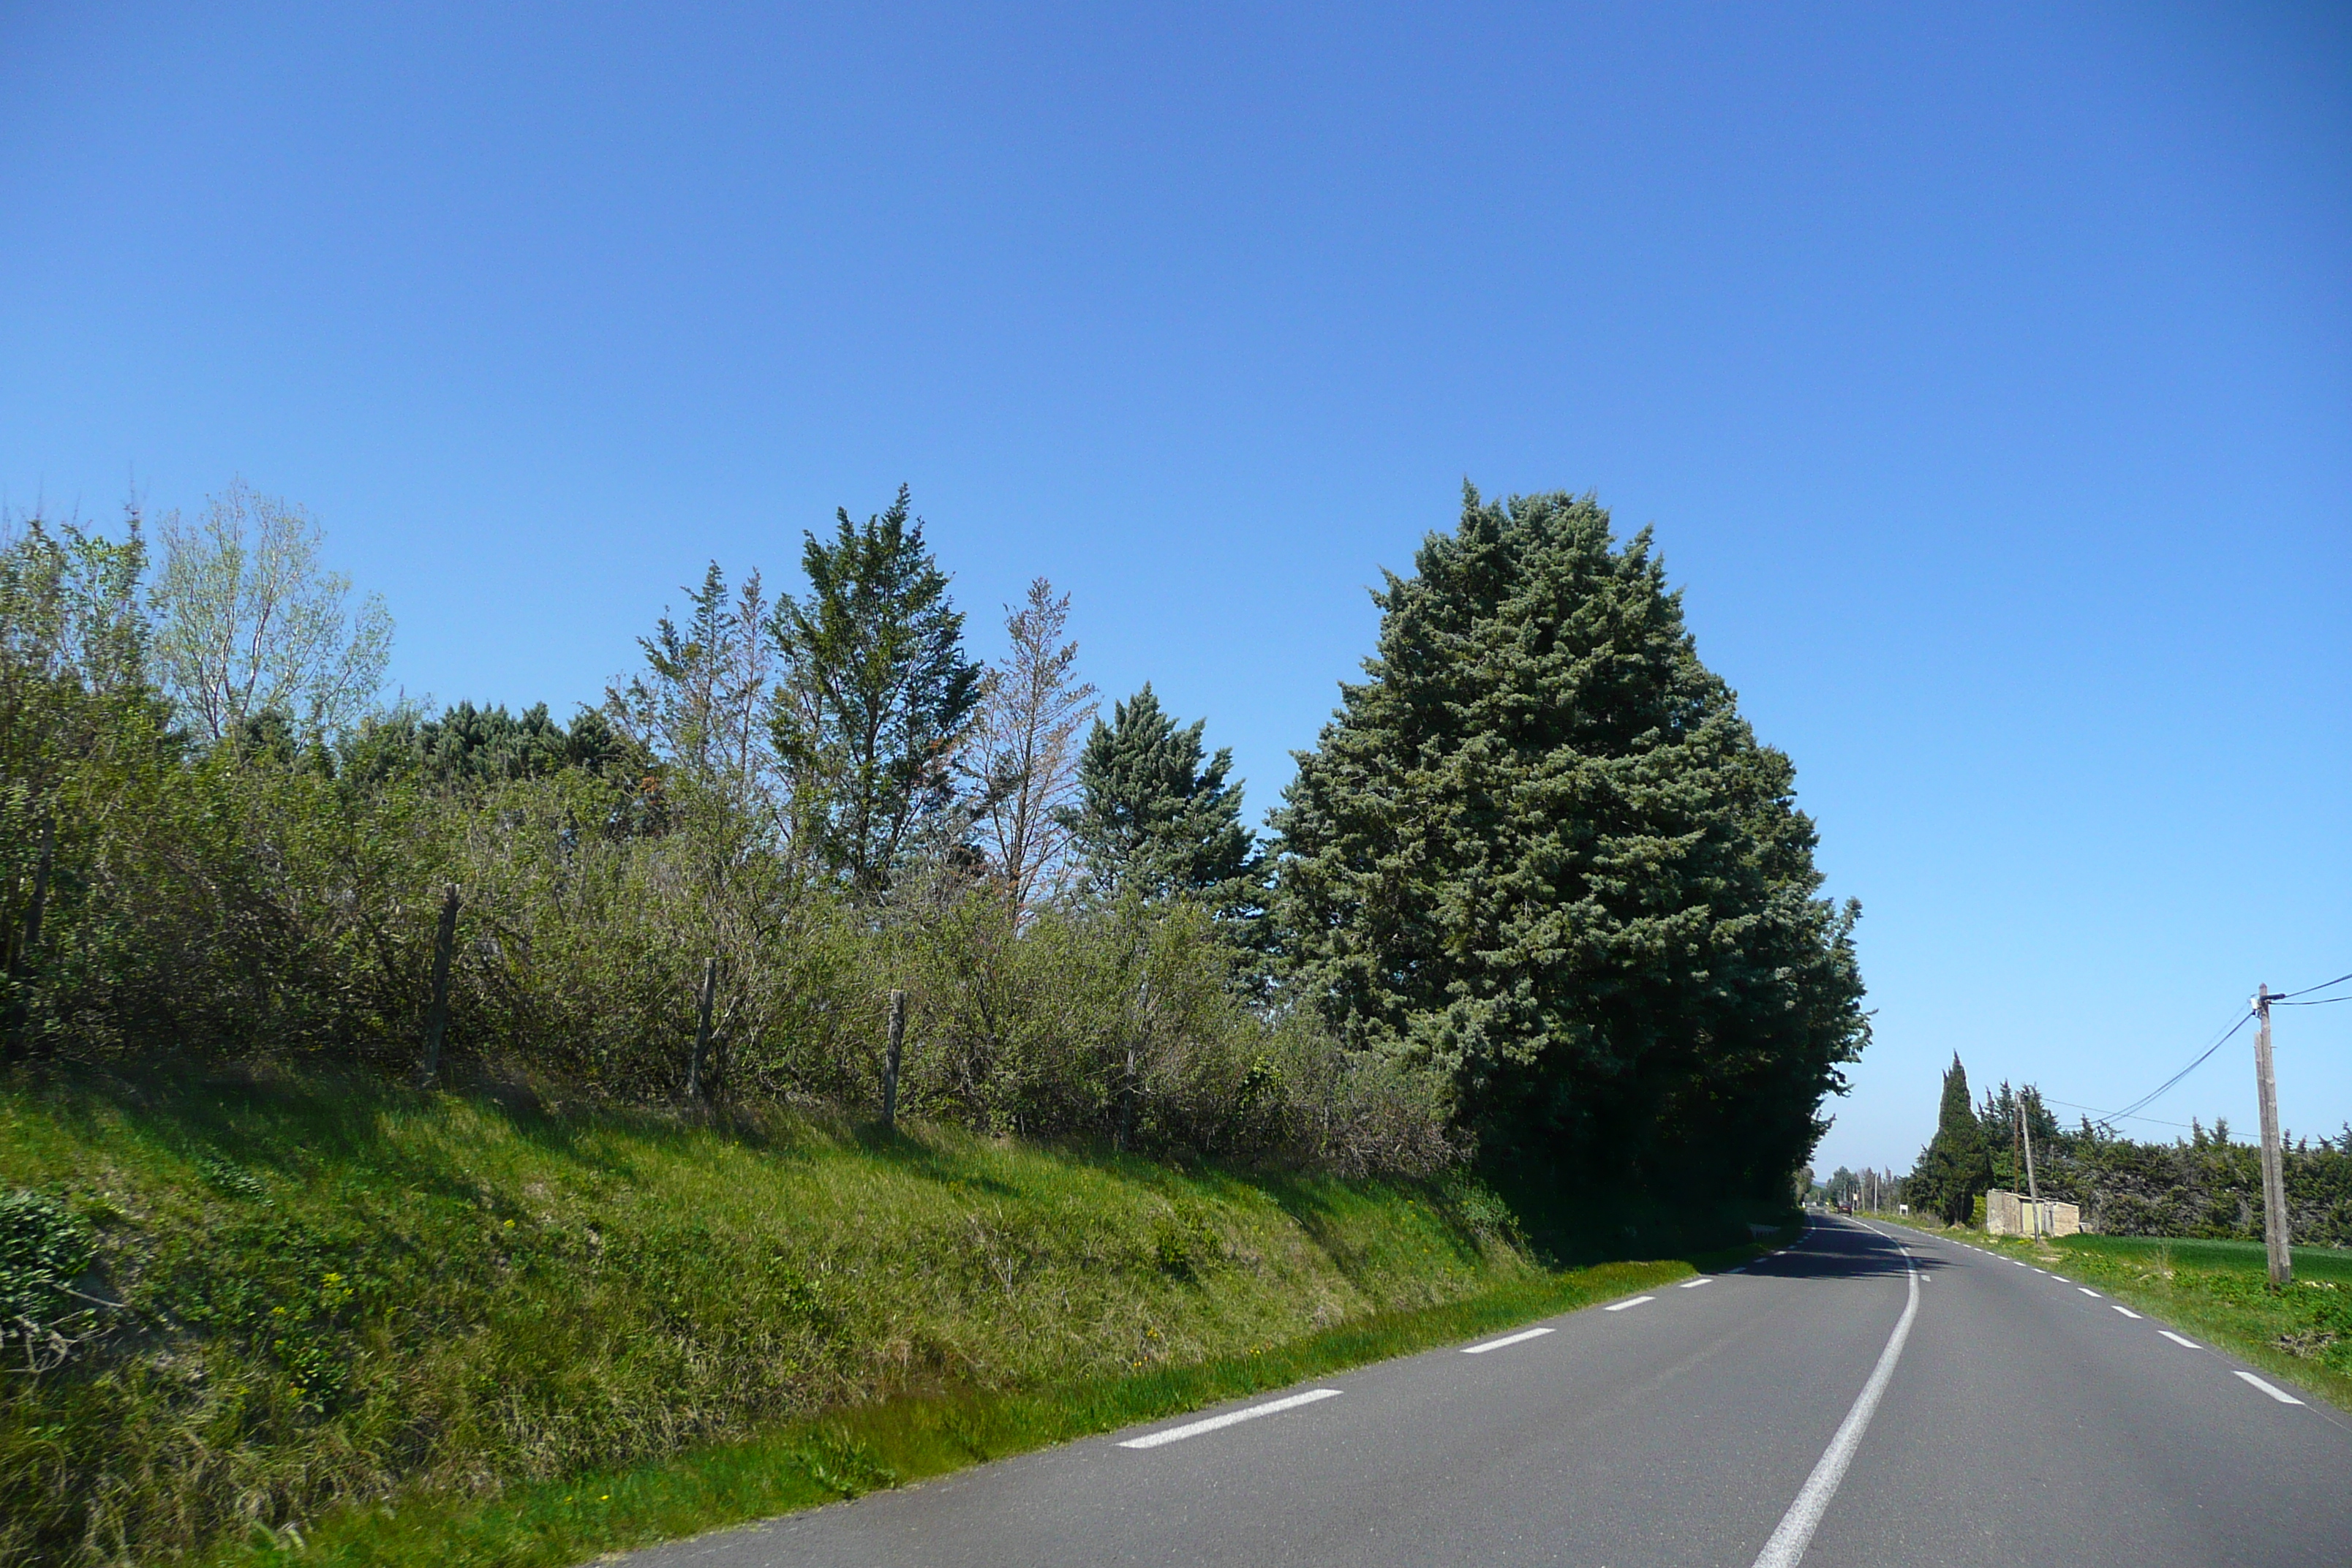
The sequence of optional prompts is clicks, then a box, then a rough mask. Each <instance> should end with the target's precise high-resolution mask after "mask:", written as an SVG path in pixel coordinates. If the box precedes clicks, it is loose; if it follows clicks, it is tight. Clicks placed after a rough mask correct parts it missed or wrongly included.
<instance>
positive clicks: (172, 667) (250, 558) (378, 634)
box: [152, 479, 392, 741]
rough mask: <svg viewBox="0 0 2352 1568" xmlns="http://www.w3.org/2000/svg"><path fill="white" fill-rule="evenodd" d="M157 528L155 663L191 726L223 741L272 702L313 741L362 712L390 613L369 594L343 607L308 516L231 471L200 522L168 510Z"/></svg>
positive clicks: (380, 662) (344, 598)
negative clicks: (228, 481) (158, 564)
mask: <svg viewBox="0 0 2352 1568" xmlns="http://www.w3.org/2000/svg"><path fill="white" fill-rule="evenodd" d="M158 532H159V533H160V534H161V535H162V538H163V570H162V571H161V572H160V573H159V574H157V578H156V582H155V586H154V590H153V593H152V604H153V607H154V612H155V615H156V617H157V620H158V623H159V624H158V626H156V629H155V634H154V643H153V664H154V669H155V672H156V674H157V676H158V678H159V679H160V680H161V683H162V685H163V689H164V691H165V692H166V693H167V694H168V695H169V696H170V697H171V699H172V700H173V704H174V705H175V707H176V708H177V710H178V711H179V714H180V718H181V721H182V722H183V723H184V724H185V725H186V726H187V727H188V728H189V729H190V731H193V732H194V734H195V735H197V736H198V737H199V738H201V739H205V740H209V741H219V740H223V739H226V738H228V737H232V736H234V735H236V734H237V733H238V732H239V731H241V730H242V729H243V727H244V725H245V723H246V721H247V720H248V719H251V718H257V717H258V716H259V715H261V714H263V713H266V712H271V711H275V712H278V713H282V714H285V715H287V716H288V717H289V719H290V720H292V721H294V722H295V723H296V724H297V725H298V726H299V729H300V730H301V731H302V733H303V735H304V737H305V738H306V739H316V738H318V737H320V736H322V735H330V734H333V733H336V732H339V731H341V730H342V729H344V728H345V727H346V726H348V725H350V724H351V723H352V722H353V721H356V720H357V719H358V718H359V717H360V715H361V714H362V711H364V710H365V709H366V707H367V704H368V703H369V701H370V700H373V698H374V696H375V694H376V692H377V690H378V689H380V688H381V687H382V686H383V670H384V664H385V661H386V660H387V659H389V658H391V655H392V616H391V614H390V612H388V611H387V610H385V608H384V607H383V599H382V598H381V597H380V596H378V595H373V594H371V595H368V596H367V597H366V598H364V599H362V600H361V601H360V602H359V604H358V605H357V606H356V607H353V606H351V605H349V600H350V598H351V588H352V584H351V579H350V578H348V577H345V576H344V575H342V574H341V573H339V572H331V571H329V570H328V569H327V567H326V564H325V563H324V561H323V560H322V559H321V557H320V544H321V542H323V537H324V536H323V535H322V534H321V532H320V529H319V525H318V523H317V522H316V521H313V520H312V519H311V517H310V513H308V512H307V511H304V510H302V509H301V508H300V507H299V506H295V505H292V504H291V503H289V502H288V501H285V500H280V499H279V498H278V497H276V496H267V495H263V494H261V493H260V492H259V491H257V490H256V489H253V488H252V487H251V486H250V485H248V484H247V483H246V482H245V481H244V480H243V479H237V480H235V481H233V482H232V483H231V484H230V485H229V487H228V488H227V489H225V490H223V491H222V492H221V493H220V494H219V495H217V496H215V497H214V498H213V499H212V502H211V504H210V505H209V506H207V507H206V508H205V515H204V519H203V521H201V522H198V523H196V524H194V525H193V526H191V525H189V524H186V523H184V522H183V521H181V519H180V517H179V515H178V514H177V513H173V514H172V515H171V516H169V517H166V518H165V519H163V522H162V524H161V526H160V528H159V529H158Z"/></svg>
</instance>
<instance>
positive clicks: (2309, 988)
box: [2271, 974, 2352, 1007]
mask: <svg viewBox="0 0 2352 1568" xmlns="http://www.w3.org/2000/svg"><path fill="white" fill-rule="evenodd" d="M2347 980H2352V974H2339V975H2337V976H2336V978H2335V979H2333V980H2323V981H2321V982H2320V983H2319V984H2316V985H2306V986H2305V987H2304V988H2303V989H2302V990H2300V991H2273V992H2272V993H2271V1000H2272V1001H2273V1002H2275V1001H2277V1000H2278V999H2279V998H2280V997H2282V996H2307V995H2309V994H2311V993H2313V992H2314V991H2325V990H2326V989H2327V988H2328V987H2329V986H2331V985H2341V984H2344V983H2345V982H2346V981H2347ZM2328 1000H2329V1001H2331V1002H2340V1001H2344V1000H2347V998H2344V997H2340V996H2331V997H2329V998H2328ZM2304 1005H2305V1006H2306V1007H2307V1006H2309V1005H2310V1004H2309V1003H2307V1002H2306V1003H2305V1004H2304Z"/></svg>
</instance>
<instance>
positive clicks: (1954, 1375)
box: [626, 1219, 2352, 1568]
mask: <svg viewBox="0 0 2352 1568" xmlns="http://www.w3.org/2000/svg"><path fill="white" fill-rule="evenodd" d="M1539 1327H1540V1328H1541V1329H1543V1330H1546V1331H1545V1332H1538V1333H1536V1334H1534V1335H1532V1336H1528V1337H1524V1338H1519V1339H1517V1340H1516V1341H1515V1342H1506V1343H1499V1344H1496V1343H1494V1342H1491V1341H1490V1342H1478V1343H1480V1344H1487V1345H1490V1346H1491V1348H1486V1349H1476V1348H1475V1346H1474V1347H1460V1346H1456V1347H1451V1348H1448V1349H1444V1350H1440V1351H1433V1352H1428V1353H1426V1354H1423V1355H1418V1356H1409V1357H1406V1358H1403V1359H1402V1360H1398V1361H1393V1362H1387V1363H1381V1364H1380V1365H1377V1366H1369V1367H1362V1368H1360V1369H1358V1370H1356V1371H1354V1372H1349V1373H1341V1374H1339V1375H1336V1376H1333V1377H1330V1378H1327V1379H1323V1380H1321V1381H1319V1382H1318V1383H1314V1384H1303V1385H1301V1386H1300V1387H1299V1388H1298V1389H1296V1390H1288V1391H1285V1394H1286V1395H1287V1396H1289V1397H1292V1398H1294V1399H1295V1398H1297V1396H1298V1395H1302V1394H1318V1392H1319V1391H1322V1390H1336V1391H1337V1392H1336V1393H1331V1394H1322V1395H1321V1396H1320V1397H1317V1398H1311V1399H1302V1400H1299V1401H1298V1402H1297V1403H1296V1404H1293V1405H1288V1406H1287V1407H1286V1408H1283V1409H1281V1410H1278V1411H1276V1412H1273V1413H1271V1414H1265V1415H1254V1416H1249V1417H1247V1418H1244V1419H1242V1420H1238V1421H1233V1422H1230V1423H1228V1424H1224V1425H1211V1426H1209V1429H1207V1430H1201V1431H1197V1432H1192V1433H1191V1435H1181V1434H1183V1433H1185V1432H1186V1431H1187V1430H1188V1429H1189V1428H1191V1427H1192V1426H1195V1425H1196V1424H1200V1423H1202V1422H1203V1421H1204V1420H1207V1421H1211V1422H1213V1418H1215V1417H1218V1416H1220V1415H1235V1414H1238V1413H1242V1412H1245V1411H1251V1410H1255V1409H1257V1408H1259V1407H1261V1406H1263V1405H1267V1404H1269V1403H1272V1402H1273V1401H1274V1400H1275V1399H1276V1398H1277V1397H1280V1396H1276V1395H1267V1396H1263V1397H1260V1398H1256V1399H1252V1400H1249V1401H1245V1402H1243V1403H1242V1404H1239V1405H1230V1406H1222V1407H1219V1408H1217V1409H1213V1410H1208V1411H1202V1412H1197V1413H1195V1414H1194V1415H1188V1416H1179V1417H1175V1418H1172V1419H1171V1420H1168V1421H1164V1422H1160V1423H1156V1424H1154V1425H1153V1426H1148V1427H1140V1428H1136V1429H1133V1430H1130V1431H1126V1432H1119V1433H1114V1434H1111V1435H1109V1436H1104V1437H1097V1438H1093V1439H1089V1440H1088V1441H1086V1442H1082V1443H1074V1444H1071V1445H1069V1446H1067V1447H1061V1448H1055V1449H1051V1450H1047V1451H1045V1452H1041V1453H1035V1454H1029V1455H1025V1456H1023V1457H1021V1458H1014V1459H1009V1460H1005V1461H1003V1462H1001V1463H998V1464H993V1465H987V1466H983V1467H981V1468H976V1469H972V1470H969V1471H966V1472H964V1473H962V1474H961V1475H958V1476H954V1477H951V1478H950V1479H945V1480H942V1481H937V1482H933V1483H930V1484H928V1485H925V1486H920V1487H914V1488H909V1489H906V1490H903V1491H895V1492H884V1493H878V1494H876V1495H874V1496H871V1497H867V1498H864V1499H861V1500H857V1501H856V1502H850V1503H842V1504H838V1505H835V1506H834V1507H831V1508H825V1509H820V1510H814V1511H813V1512H809V1513H803V1514H796V1515H793V1516H791V1517H788V1518H785V1519H781V1520H776V1521H771V1522H769V1523H766V1524H762V1525H758V1526H753V1527H751V1528H747V1529H742V1530H736V1531H725V1532H721V1533H719V1534H714V1535H708V1536H704V1537H701V1538H699V1539H698V1540H695V1541H690V1542H678V1543H677V1544H674V1545H670V1546H665V1547H659V1548H656V1549H655V1550H653V1551H649V1552H640V1553H637V1554H635V1555H634V1556H632V1557H630V1558H628V1559H626V1561H627V1562H628V1563H629V1564H630V1568H769V1565H778V1568H782V1565H785V1564H791V1565H793V1568H799V1565H802V1564H808V1565H824V1568H835V1565H839V1568H849V1565H853V1564H854V1565H856V1568H881V1565H886V1564H887V1565H898V1564H905V1565H907V1568H915V1565H917V1564H919V1565H921V1568H1005V1565H1013V1564H1019V1565H1024V1568H1025V1565H1030V1564H1038V1565H1045V1564H1065V1563H1066V1564H1074V1565H1075V1564H1109V1563H1153V1564H1158V1563H1168V1564H1210V1563H1215V1564H1228V1563H1230V1564H1241V1563H1251V1564H1256V1563H1268V1564H1272V1563H1282V1564H1325V1563H1329V1564H1339V1563H1346V1564H1349V1565H1351V1568H1375V1565H1381V1564H1397V1565H1400V1568H1402V1565H1406V1564H1411V1565H1415V1568H1420V1565H1426V1564H1435V1563H1476V1564H1481V1565H1485V1564H1509V1563H1573V1564H1578V1565H1580V1568H1653V1565H1661V1568H1663V1565H1665V1564H1674V1565H1677V1568H1681V1565H1693V1568H1696V1565H1699V1564H1710V1565H1715V1568H1749V1565H1751V1564H1759V1563H1760V1564H1769V1565H1772V1568H1789V1565H1790V1564H1794V1563H1799V1562H1802V1563H1806V1564H1808V1565H1809V1568H1863V1565H1865V1564H1867V1565H1871V1568H1879V1565H1890V1568H1910V1565H1915V1564H1916V1565H1918V1568H1931V1565H1932V1568H1967V1565H1975V1564H1985V1565H1989V1568H1990V1565H1998V1568H2038V1565H2041V1564H2049V1565H2052V1568H2057V1565H2060V1564H2064V1565H2066V1568H2082V1565H2084V1564H2095V1563H2117V1564H2132V1565H2134V1568H2158V1565H2170V1564H2179V1565H2181V1568H2217V1565H2220V1564H2263V1565H2269V1564H2287V1563H2294V1564H2312V1565H2315V1568H2320V1565H2324V1568H2346V1565H2347V1564H2352V1423H2347V1420H2346V1418H2345V1417H2344V1416H2343V1415H2341V1414H2339V1413H2337V1412H2336V1411H2334V1410H2333V1409H2331V1408H2329V1407H2326V1406H2324V1405H2320V1404H2319V1403H2318V1402H2317V1400H2316V1398H2315V1397H2314V1396H2306V1395H2304V1394H2302V1392H2301V1391H2300V1390H2297V1389H2294V1388H2293V1387H2292V1386H2290V1385H2288V1384H2284V1383H2282V1382H2280V1381H2279V1380H2278V1379H2275V1378H2267V1379H2265V1380H2264V1381H2265V1382H2267V1384H2269V1387H2270V1389H2272V1390H2275V1391H2276V1393H2275V1394H2273V1393H2272V1392H2266V1391H2265V1389H2264V1387H2263V1386H2262V1385H2261V1384H2257V1383H2254V1382H2251V1381H2248V1378H2249V1375H2250V1374H2249V1373H2247V1370H2246V1369H2244V1368H2242V1367H2241V1366H2239V1365H2238V1363H2234V1362H2232V1361H2231V1360H2230V1359H2229V1358H2228V1357H2226V1356H2223V1355H2221V1354H2218V1353H2216V1352H2214V1351H2212V1350H2210V1348H2207V1347H2205V1346H2204V1345H2203V1344H2202V1343H2201V1342H2191V1343H2182V1342H2179V1341H2178V1340H2176V1339H2175V1338H2173V1337H2171V1336H2169V1335H2168V1333H2167V1329H2168V1325H2166V1324H2163V1323H2160V1322H2158V1321H2154V1320H2152V1319H2148V1318H2144V1317H2132V1316H2128V1315H2126V1313H2125V1312H2124V1311H2122V1310H2118V1307H2117V1304H2116V1303H2115V1302H2112V1301H2110V1300H2107V1299H2106V1298H2105V1296H2102V1295H2096V1294H2094V1293H2093V1292H2091V1291H2089V1290H2088V1289H2084V1288H2083V1287H2081V1286H2079V1285H2076V1284H2075V1283H2074V1282H2073V1281H2071V1280H2065V1279H2059V1278H2057V1277H2056V1276H2054V1275H2050V1274H2045V1273H2042V1272H2041V1271H2039V1270H2036V1269H2032V1268H2025V1267H2022V1266H2021V1265H2018V1264H2015V1263H2012V1262H2010V1261H2008V1260H2007V1259H2004V1258H1995V1257H1993V1256H1991V1255H1990V1254H1987V1253H1982V1252H1979V1251H1976V1250H1975V1249H1973V1248H1970V1247H1961V1246H1958V1245H1955V1244H1952V1243H1949V1242H1945V1241H1941V1240H1931V1239H1928V1238H1927V1237H1921V1236H1917V1235H1915V1234H1913V1233H1910V1232H1907V1231H1899V1230H1897V1231H1891V1232H1881V1231H1878V1230H1876V1229H1874V1228H1872V1227H1869V1226H1862V1225H1857V1224H1854V1223H1853V1222H1850V1221H1845V1220H1840V1219H1828V1220H1822V1221H1817V1222H1816V1224H1815V1225H1814V1226H1813V1228H1812V1229H1811V1230H1810V1231H1809V1232H1808V1234H1807V1235H1806V1237H1804V1239H1803V1240H1802V1241H1801V1242H1800V1243H1798V1244H1797V1246H1795V1247H1792V1248H1790V1250H1788V1251H1787V1252H1785V1253H1781V1254H1778V1255H1776V1256H1774V1257H1771V1258H1764V1259H1761V1260H1759V1261H1758V1262H1756V1263H1754V1264H1751V1265H1749V1266H1748V1268H1745V1269H1742V1270H1738V1271H1736V1272H1733V1273H1729V1274H1723V1275H1717V1276H1713V1277H1709V1278H1706V1279H1705V1280H1704V1281H1703V1282H1697V1283H1694V1284H1691V1285H1687V1286H1681V1287H1676V1286H1668V1287H1666V1288H1664V1289H1660V1290H1657V1291H1655V1292H1654V1293H1653V1294H1651V1295H1648V1296H1643V1297H1639V1298H1635V1299H1633V1300H1632V1301H1630V1302H1619V1303H1612V1304H1610V1305H1607V1306H1602V1307H1595V1308H1589V1309H1587V1310H1583V1311H1580V1312H1576V1313H1571V1314H1570V1315H1568V1316H1566V1317H1560V1318H1554V1319H1550V1320H1548V1321H1546V1322H1544V1323H1543V1324H1541V1325H1539ZM1506 1338H1507V1336H1503V1335H1497V1336H1495V1339H1496V1340H1504V1339H1506ZM2181 1338H2182V1339H2188V1338H2189V1336H2181ZM1465 1350H1466V1351H1467V1353H1465ZM2279 1395H2284V1396H2286V1397H2289V1398H2300V1399H2303V1400H2305V1403H2302V1404H2288V1403H2284V1401H2283V1400H2282V1398H2281V1397H2279ZM1171 1435H1173V1436H1171ZM1155 1438H1157V1439H1159V1440H1158V1441H1156V1442H1154V1441H1151V1440H1152V1439H1155ZM1145 1444H1148V1445H1149V1446H1144V1445H1145Z"/></svg>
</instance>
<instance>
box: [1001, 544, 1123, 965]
mask: <svg viewBox="0 0 2352 1568" xmlns="http://www.w3.org/2000/svg"><path fill="white" fill-rule="evenodd" d="M1069 620H1070V600H1069V595H1061V596H1060V597H1058V598H1057V597H1055V594H1054V585H1053V584H1050V583H1048V582H1047V581H1046V580H1045V578H1043V577H1039V578H1037V579H1036V580H1035V581H1034V582H1032V583H1031V584H1029V595H1028V597H1027V599H1026V600H1024V602H1023V604H1022V606H1021V608H1019V609H1018V610H1015V609H1013V608H1011V607H1010V606H1007V608H1006V610H1005V616H1004V632H1005V637H1006V639H1007V641H1008V642H1009V644H1010V648H1009V650H1008V651H1007V653H1006V655H1005V659H1004V663H1003V667H1002V668H996V669H992V670H991V671H989V673H988V676H987V679H986V681H985V683H984V685H983V687H982V697H981V703H980V721H979V726H978V730H977V732H976V735H975V739H974V750H975V752H977V758H976V768H975V771H976V773H978V775H979V777H978V783H979V785H980V802H979V807H978V810H979V819H978V821H977V822H976V823H975V825H974V826H975V828H976V831H977V833H978V836H979V838H980V842H981V847H982V850H983V851H984V852H985V853H986V854H987V856H988V858H989V860H990V862H991V864H992V866H993V867H994V868H995V870H996V874H997V877H998V878H999V879H1000V880H1001V881H1002V882H1003V887H1004V892H1005V897H1006V898H1007V899H1008V900H1011V902H1012V905H1013V912H1014V919H1015V921H1016V922H1018V921H1023V920H1024V919H1025V918H1026V916H1027V914H1028V912H1029V910H1030V909H1031V907H1032V905H1033V904H1034V902H1035V900H1037V899H1038V897H1039V896H1040V895H1041V894H1043V893H1045V892H1046V891H1049V890H1050V889H1051V888H1052V886H1053V884H1054V883H1055V880H1056V879H1057V878H1058V875H1059V873H1060V871H1061V869H1062V868H1063V865H1064V862H1065V860H1066V853H1067V850H1068V847H1069V842H1070V829H1069V827H1068V826H1066V824H1065V822H1064V821H1063V819H1062V816H1061V815H1060V814H1061V813H1062V810H1063V808H1064V807H1065V806H1066V805H1068V803H1069V801H1070V798H1071V796H1072V795H1073V794H1074V793H1075V792H1076V788H1077V773H1078V745H1077V738H1078V731H1080V730H1082V729H1084V728H1085V727H1086V724H1087V721H1088V720H1090V719H1092V718H1093V717H1094V712H1095V689H1094V687H1093V686H1092V685H1091V684H1089V683H1087V682H1086V681H1082V680H1080V679H1078V678H1077V675H1076V666H1077V658H1078V645H1077V644H1076V643H1075V642H1065V641H1064V640H1063V637H1062V634H1063V632H1064V630H1065V628H1066V627H1067V626H1068V625H1069Z"/></svg>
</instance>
